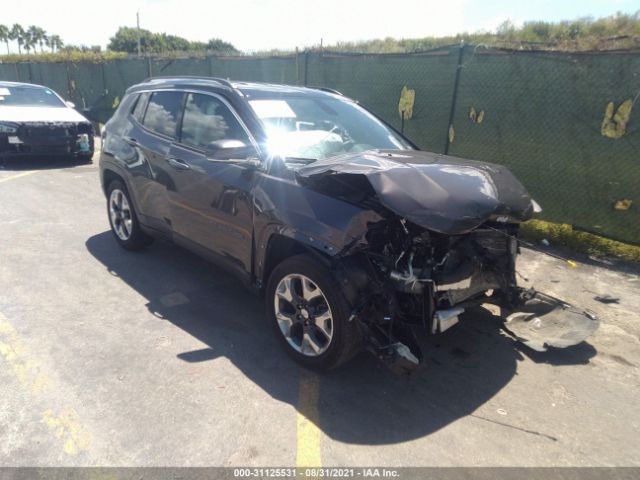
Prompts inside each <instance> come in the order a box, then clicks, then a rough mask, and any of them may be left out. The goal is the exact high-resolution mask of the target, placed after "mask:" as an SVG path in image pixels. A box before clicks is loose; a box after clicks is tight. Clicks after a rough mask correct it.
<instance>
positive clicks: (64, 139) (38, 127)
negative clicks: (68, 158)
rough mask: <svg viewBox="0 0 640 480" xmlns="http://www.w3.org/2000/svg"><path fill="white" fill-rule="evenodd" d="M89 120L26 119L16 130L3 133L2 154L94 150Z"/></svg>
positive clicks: (92, 130)
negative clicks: (41, 120)
mask: <svg viewBox="0 0 640 480" xmlns="http://www.w3.org/2000/svg"><path fill="white" fill-rule="evenodd" d="M93 142H94V129H93V126H92V124H91V123H89V122H23V123H20V124H19V125H18V128H17V131H16V132H14V133H8V134H0V157H5V158H6V157H15V156H31V155H42V156H55V155H79V154H87V155H90V154H92V153H93Z"/></svg>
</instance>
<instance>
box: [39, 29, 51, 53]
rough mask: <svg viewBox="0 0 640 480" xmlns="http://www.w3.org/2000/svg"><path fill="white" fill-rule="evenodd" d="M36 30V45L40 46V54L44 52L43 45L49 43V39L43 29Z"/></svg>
mask: <svg viewBox="0 0 640 480" xmlns="http://www.w3.org/2000/svg"><path fill="white" fill-rule="evenodd" d="M37 28H38V45H40V53H43V52H44V46H45V44H47V43H49V37H48V36H47V32H46V31H45V30H44V28H40V27H37Z"/></svg>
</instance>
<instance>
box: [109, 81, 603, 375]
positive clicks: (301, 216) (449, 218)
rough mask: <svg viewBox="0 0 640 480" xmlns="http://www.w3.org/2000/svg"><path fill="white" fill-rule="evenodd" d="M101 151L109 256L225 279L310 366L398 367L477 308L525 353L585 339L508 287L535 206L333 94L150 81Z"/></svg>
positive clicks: (120, 115)
mask: <svg viewBox="0 0 640 480" xmlns="http://www.w3.org/2000/svg"><path fill="white" fill-rule="evenodd" d="M102 140H103V143H102V145H103V147H102V153H101V157H100V176H101V181H102V185H103V188H104V191H105V194H106V197H107V209H108V215H109V221H110V224H111V228H112V230H113V233H114V236H115V239H116V241H117V242H118V243H119V244H120V245H121V246H122V247H124V248H126V249H130V250H137V249H141V248H143V247H145V246H146V245H147V244H149V243H150V242H151V240H152V238H153V237H157V236H163V237H166V238H169V239H171V240H173V241H175V242H176V243H178V244H180V245H183V246H184V247H186V248H188V249H190V250H193V251H195V252H197V253H199V254H200V255H202V256H204V257H206V258H208V259H210V260H212V261H214V262H215V263H217V264H219V265H221V266H223V267H225V268H227V269H228V270H229V271H230V272H232V273H234V274H236V275H237V276H239V277H240V278H241V279H242V280H243V281H244V283H245V284H246V285H247V286H250V287H252V288H253V289H255V290H256V291H257V292H259V293H260V294H262V295H263V296H264V299H265V302H266V308H267V311H268V315H269V319H270V322H271V323H272V324H273V327H274V330H275V332H276V334H277V335H278V337H279V338H280V340H281V342H282V344H283V346H284V347H285V348H286V350H287V351H288V352H289V353H290V354H291V355H292V356H293V357H294V358H295V359H296V360H298V361H299V362H301V363H302V364H304V365H306V366H308V367H316V368H321V369H327V368H332V367H335V366H337V365H339V364H341V363H343V362H345V361H346V360H348V359H349V358H350V357H352V356H353V355H354V354H355V353H356V352H358V351H359V350H360V349H362V348H366V349H368V350H370V351H372V352H374V353H375V354H376V355H377V356H378V357H379V358H381V359H382V360H383V361H385V362H386V363H387V364H388V365H390V366H391V367H393V368H394V369H396V370H398V371H406V370H411V369H412V368H415V367H416V366H417V365H419V363H420V359H421V357H422V355H421V350H420V347H419V343H418V341H417V335H416V334H437V333H439V332H442V331H444V330H446V329H448V328H450V327H452V326H453V325H455V324H456V323H457V322H458V319H459V315H460V314H461V313H462V312H464V311H465V309H468V308H470V307H474V306H478V305H481V304H485V303H493V304H496V305H499V306H500V307H501V309H502V312H503V315H504V318H505V320H506V321H507V322H506V323H507V327H508V328H509V330H510V331H511V332H512V333H513V334H514V336H516V337H517V338H518V339H520V340H523V341H525V342H526V343H527V344H528V345H529V346H531V347H532V348H537V349H539V350H544V349H546V348H547V347H549V346H556V347H564V346H568V345H573V344H575V343H578V342H580V341H582V340H583V339H584V338H586V337H587V336H588V335H590V334H591V333H592V332H593V331H594V330H595V329H596V328H597V325H598V323H597V320H596V319H595V318H594V317H593V316H592V315H590V314H588V313H585V312H582V311H580V310H577V309H574V308H572V307H569V306H568V305H567V304H566V303H564V302H562V301H560V300H556V299H554V298H552V297H549V296H547V295H544V294H541V293H538V292H535V291H533V290H523V289H521V288H519V287H518V286H517V284H516V277H515V261H516V256H517V253H518V249H519V246H518V240H517V232H518V224H519V223H520V222H522V221H524V220H527V219H529V218H530V217H531V215H532V213H533V212H534V209H536V208H537V205H536V204H535V202H534V201H532V200H531V198H530V197H529V195H528V194H527V192H526V191H525V189H524V188H523V187H522V185H521V184H520V183H519V182H518V181H517V180H516V179H515V178H514V177H513V175H512V174H511V173H510V172H509V170H508V169H507V168H505V167H503V166H499V165H493V164H488V163H481V162H474V161H469V160H463V159H459V158H454V157H447V156H442V155H436V154H433V153H428V152H423V151H420V150H418V149H417V148H416V146H415V145H414V144H413V143H412V142H410V141H409V140H407V139H406V138H404V137H403V136H402V135H401V134H400V133H399V132H397V131H395V130H394V129H393V128H391V127H390V126H389V125H387V124H385V123H384V122H383V121H382V120H380V119H379V118H378V117H376V116H375V115H373V114H372V113H370V112H369V111H367V110H366V109H364V108H363V107H361V106H360V105H358V104H357V102H355V101H353V100H350V99H348V98H345V97H344V96H342V95H340V94H339V93H338V92H333V91H328V90H323V89H312V88H300V87H291V86H282V85H268V84H253V83H241V82H229V81H226V80H221V79H213V78H196V77H182V78H156V79H149V80H148V81H145V82H144V83H142V84H139V85H136V86H133V87H131V88H129V89H128V90H127V92H126V95H125V96H124V98H123V100H122V102H121V104H120V106H119V107H118V110H117V111H116V113H115V114H114V116H113V118H112V119H111V120H110V121H109V122H108V123H107V124H106V125H105V128H104V130H103V138H102Z"/></svg>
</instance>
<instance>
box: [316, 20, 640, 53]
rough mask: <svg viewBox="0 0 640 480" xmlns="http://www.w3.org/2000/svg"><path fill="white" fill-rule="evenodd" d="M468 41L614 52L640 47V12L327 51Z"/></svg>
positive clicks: (398, 49) (409, 49) (393, 49)
mask: <svg viewBox="0 0 640 480" xmlns="http://www.w3.org/2000/svg"><path fill="white" fill-rule="evenodd" d="M461 41H465V42H466V43H471V44H485V45H489V46H494V47H504V48H517V49H540V50H567V51H578V50H583V51H584V50H613V49H628V48H640V10H639V11H637V12H636V13H634V14H623V13H617V14H616V15H612V16H609V17H605V18H599V19H593V18H590V17H586V18H580V19H577V20H570V21H562V22H542V21H532V22H525V23H524V24H523V25H522V26H521V27H516V26H515V25H514V24H513V23H512V22H511V21H509V20H507V21H505V22H504V23H502V24H501V25H500V26H499V27H498V28H497V29H496V31H495V32H483V31H480V32H475V33H466V32H465V33H459V34H457V35H453V36H448V37H424V38H411V39H395V38H384V39H375V40H368V41H362V42H339V43H336V44H335V45H330V46H328V47H326V49H327V50H331V51H339V52H361V53H413V52H420V51H425V50H429V49H432V48H436V47H440V46H443V45H451V44H456V43H460V42H461Z"/></svg>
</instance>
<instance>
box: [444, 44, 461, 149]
mask: <svg viewBox="0 0 640 480" xmlns="http://www.w3.org/2000/svg"><path fill="white" fill-rule="evenodd" d="M464 47H465V43H464V40H463V41H462V42H460V47H459V50H458V63H457V65H456V76H455V80H454V81H453V95H452V97H451V111H450V112H449V122H448V123H447V139H446V142H445V144H444V154H445V155H447V154H448V153H449V145H451V142H452V140H453V139H452V136H453V135H452V133H453V131H454V130H453V117H454V115H455V113H456V101H457V99H458V88H459V87H460V73H461V71H462V58H463V55H464Z"/></svg>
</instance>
